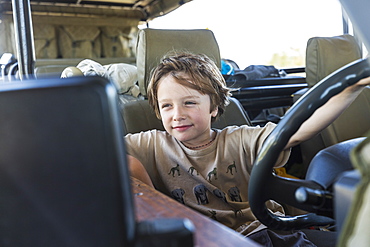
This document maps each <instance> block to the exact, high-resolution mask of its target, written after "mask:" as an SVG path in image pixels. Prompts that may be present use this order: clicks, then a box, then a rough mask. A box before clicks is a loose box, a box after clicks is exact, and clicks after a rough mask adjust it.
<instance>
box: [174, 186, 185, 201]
mask: <svg viewBox="0 0 370 247" xmlns="http://www.w3.org/2000/svg"><path fill="white" fill-rule="evenodd" d="M184 194H185V190H183V189H181V188H180V189H175V190H173V191H171V196H172V198H173V199H175V200H176V201H178V202H180V203H182V204H185V202H184Z"/></svg>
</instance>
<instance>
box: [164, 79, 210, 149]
mask: <svg viewBox="0 0 370 247" xmlns="http://www.w3.org/2000/svg"><path fill="white" fill-rule="evenodd" d="M157 97H158V107H159V111H160V114H161V118H162V122H163V125H164V128H165V129H166V131H167V132H168V133H169V134H170V135H172V136H173V137H175V138H176V139H177V140H179V141H181V142H183V143H184V144H185V145H186V146H188V147H195V146H200V145H203V144H206V143H208V142H209V141H210V139H211V134H212V132H211V118H212V117H215V116H216V115H217V108H216V109H215V110H213V111H212V112H210V107H211V101H210V97H209V95H206V94H201V93H200V92H198V91H197V90H194V89H191V88H188V87H185V86H183V85H181V84H179V83H178V82H177V81H176V80H175V79H174V78H173V77H172V76H171V75H167V76H165V77H164V78H162V79H161V81H160V83H159V86H158V91H157Z"/></svg>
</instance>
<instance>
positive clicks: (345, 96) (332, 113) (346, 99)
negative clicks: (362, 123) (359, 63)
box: [285, 77, 370, 149]
mask: <svg viewBox="0 0 370 247" xmlns="http://www.w3.org/2000/svg"><path fill="white" fill-rule="evenodd" d="M368 85H370V77H367V78H364V79H362V80H360V81H358V82H357V83H356V84H354V85H352V86H349V87H347V88H346V89H344V90H343V91H342V92H341V93H339V94H337V95H335V96H334V97H332V98H331V99H330V100H329V101H328V102H326V103H325V104H324V105H323V106H321V107H320V108H319V109H317V110H316V111H315V112H314V114H312V116H311V117H310V118H308V119H307V120H306V121H305V122H304V123H303V124H302V125H301V127H300V128H299V129H298V131H297V132H296V133H295V134H294V135H293V136H292V137H291V138H290V140H289V142H288V144H287V145H286V146H285V149H288V148H291V147H294V146H296V145H298V144H299V143H301V142H303V141H306V140H308V139H310V138H312V137H314V136H315V135H317V134H318V133H319V132H320V131H321V130H323V129H325V128H326V127H327V126H328V125H330V124H331V123H332V122H333V121H334V120H335V119H336V118H337V117H339V115H340V114H341V113H342V112H343V111H344V110H345V109H346V108H347V107H348V106H349V105H350V104H351V103H352V102H353V101H354V100H355V99H356V97H357V96H358V95H359V94H360V93H361V91H362V90H363V89H364V88H365V86H368Z"/></svg>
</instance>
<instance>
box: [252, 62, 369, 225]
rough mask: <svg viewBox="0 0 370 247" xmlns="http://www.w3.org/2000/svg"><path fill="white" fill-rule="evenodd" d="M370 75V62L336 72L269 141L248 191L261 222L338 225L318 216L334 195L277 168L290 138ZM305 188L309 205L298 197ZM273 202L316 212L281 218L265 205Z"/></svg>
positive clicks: (289, 113)
mask: <svg viewBox="0 0 370 247" xmlns="http://www.w3.org/2000/svg"><path fill="white" fill-rule="evenodd" d="M368 76H370V61H368V60H367V59H362V60H357V61H355V62H353V63H351V64H349V65H347V66H345V67H343V68H342V69H339V70H337V71H336V72H334V73H332V74H331V75H329V76H328V77H326V78H324V79H323V80H321V81H320V82H319V83H317V84H316V85H315V86H314V87H313V88H311V89H310V90H309V91H308V92H307V93H306V94H305V95H304V96H303V97H301V98H300V99H299V100H298V101H297V102H296V103H295V104H294V105H293V106H292V108H290V109H289V110H288V111H287V113H286V114H285V116H284V117H283V118H282V120H281V121H280V122H279V124H278V125H277V126H276V127H275V129H274V130H273V131H272V132H271V134H270V135H269V137H268V138H267V139H266V140H265V142H264V145H263V146H262V149H261V151H260V152H259V155H258V156H257V159H256V161H255V163H254V166H253V169H252V172H251V177H250V182H249V189H248V194H249V203H250V207H251V209H252V212H253V214H254V215H255V216H256V217H257V219H258V220H259V221H260V222H261V223H263V224H264V225H266V226H268V227H269V228H271V229H279V230H291V229H302V228H306V227H309V226H323V225H328V224H332V223H334V220H333V219H331V218H329V217H326V216H322V215H317V214H315V213H318V214H319V213H320V214H321V213H322V212H325V211H326V208H327V207H332V204H331V203H328V202H330V200H331V199H332V198H331V194H330V192H328V191H325V190H323V188H322V187H321V186H320V185H318V184H317V183H315V182H314V181H309V180H298V179H287V178H282V177H278V176H276V175H275V174H274V173H273V167H274V165H275V162H276V160H277V159H278V157H279V155H280V153H281V152H282V151H283V149H284V147H285V146H286V144H287V143H288V141H289V139H290V137H291V136H292V135H293V134H294V133H295V132H296V131H297V130H298V128H299V127H300V126H301V124H302V123H303V122H304V121H306V120H307V119H308V118H309V117H310V116H311V115H312V114H313V113H314V111H315V110H316V109H318V108H319V107H320V106H322V105H323V104H325V103H326V102H327V101H328V100H329V99H330V98H331V97H332V96H334V95H336V94H338V93H340V92H341V91H343V90H344V89H345V88H346V87H348V86H350V85H353V84H355V83H356V82H357V81H359V80H360V79H363V78H366V77H368ZM302 189H303V190H304V191H306V192H307V191H310V193H308V194H310V196H309V197H310V198H309V200H308V201H309V203H305V204H302V202H301V201H300V199H299V197H297V196H296V195H297V194H299V191H300V190H302ZM270 199H271V200H275V201H277V202H280V203H286V204H288V205H291V206H294V207H297V208H301V209H303V210H306V211H309V212H315V213H309V214H304V215H299V216H293V217H290V216H277V215H275V214H273V213H271V212H270V211H269V210H268V209H267V207H266V205H265V202H266V201H268V200H270ZM328 204H330V205H329V206H328ZM323 214H324V213H323ZM324 215H325V214H324Z"/></svg>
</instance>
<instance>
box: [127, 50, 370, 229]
mask: <svg viewBox="0 0 370 247" xmlns="http://www.w3.org/2000/svg"><path fill="white" fill-rule="evenodd" d="M369 83H370V79H369V78H366V79H364V80H361V81H360V82H359V83H357V84H355V85H354V86H351V87H348V88H347V89H346V90H344V91H343V92H342V93H341V94H338V95H337V96H335V97H333V98H332V99H331V100H330V101H328V103H327V104H325V106H323V107H321V108H320V109H318V110H317V111H316V112H315V114H313V115H312V117H311V118H310V119H308V120H307V121H306V122H304V123H303V124H302V126H301V128H300V129H299V130H298V131H297V133H296V134H295V135H293V136H292V138H291V139H290V141H289V142H288V144H287V146H286V148H285V150H284V151H283V152H282V154H281V155H280V158H279V160H278V161H277V162H276V166H283V165H284V164H285V162H286V161H287V159H288V157H289V150H290V148H291V147H293V146H294V145H297V144H299V143H300V142H302V141H305V140H307V139H309V138H311V137H313V136H314V135H316V134H317V133H318V132H320V131H321V130H322V129H323V128H325V127H326V126H327V125H328V124H330V123H331V122H332V121H333V120H334V119H335V118H336V117H337V116H339V114H340V113H341V112H342V111H343V110H344V109H345V108H346V107H347V106H348V105H349V104H350V103H351V102H352V101H353V100H354V99H355V98H356V96H357V95H358V94H359V93H360V92H361V90H362V88H364V86H366V85H368V84H369ZM229 96H230V90H229V89H228V88H227V87H226V86H225V81H224V79H223V77H222V75H221V73H220V72H219V70H218V68H217V66H216V65H215V64H214V62H213V61H212V60H210V59H209V58H208V57H206V56H203V55H194V54H188V53H183V54H179V55H174V56H171V57H167V58H165V59H163V60H162V62H161V63H160V64H159V65H158V67H157V68H156V69H155V70H154V71H153V74H152V77H151V81H150V83H149V86H148V99H149V103H150V105H151V106H152V107H153V109H154V111H155V113H156V115H157V117H158V118H160V119H161V120H162V122H163V125H164V127H165V130H166V131H157V130H153V131H147V132H141V133H139V134H128V135H127V136H126V137H125V139H126V143H127V145H126V146H127V150H128V154H129V155H131V156H133V157H135V158H136V159H137V160H136V159H135V158H130V159H131V160H130V161H131V167H130V169H131V172H132V175H133V176H135V177H138V178H139V179H142V180H143V181H144V182H147V183H148V184H152V185H154V187H155V188H156V189H158V190H159V191H161V192H163V193H165V194H167V195H169V196H172V197H173V198H174V199H176V200H178V201H179V202H181V203H183V204H185V205H187V206H189V207H191V208H193V209H195V210H197V211H199V212H201V213H203V214H205V215H208V216H209V217H211V218H213V219H216V220H217V221H219V222H221V223H223V224H225V225H227V226H229V227H231V228H232V229H235V230H236V231H238V232H241V233H242V234H245V235H248V234H252V233H254V232H257V231H258V230H260V229H263V228H265V226H263V225H261V223H259V221H257V219H256V218H255V217H254V215H253V214H252V212H251V210H250V208H249V204H248V182H249V176H250V172H251V169H252V165H253V162H254V160H255V158H256V156H257V154H258V151H259V150H260V148H261V146H262V144H263V142H264V140H265V139H266V137H267V136H268V135H269V134H270V132H271V131H272V130H273V129H274V127H275V125H274V124H272V123H268V124H267V125H266V126H264V127H263V128H260V127H250V126H240V127H237V126H231V127H227V128H225V129H223V130H217V129H211V122H212V121H214V120H215V119H216V118H217V117H219V116H220V115H221V114H222V113H223V112H224V109H225V106H226V105H227V103H228V97H229ZM141 164H142V165H143V166H144V167H145V169H144V168H143V167H142V165H141ZM268 207H269V208H270V209H271V210H272V211H273V212H275V213H278V214H279V213H280V214H283V213H284V212H283V209H282V207H281V206H280V205H279V204H277V203H276V202H273V201H270V202H269V203H268Z"/></svg>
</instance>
